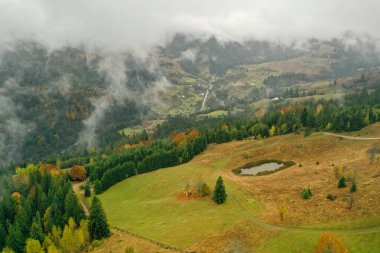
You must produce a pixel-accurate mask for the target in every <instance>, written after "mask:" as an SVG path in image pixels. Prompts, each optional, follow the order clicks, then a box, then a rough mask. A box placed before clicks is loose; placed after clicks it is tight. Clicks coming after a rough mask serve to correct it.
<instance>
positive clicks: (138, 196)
mask: <svg viewBox="0 0 380 253" xmlns="http://www.w3.org/2000/svg"><path fill="white" fill-rule="evenodd" d="M352 134H354V135H365V136H378V135H379V134H380V125H379V124H377V125H372V126H369V127H367V128H365V129H363V130H362V131H359V132H357V133H352ZM373 143H374V142H373V141H354V140H342V139H339V138H337V137H334V136H328V135H324V134H323V133H314V134H313V135H311V136H309V137H307V138H304V137H303V136H302V135H297V134H290V135H285V136H277V137H272V138H269V139H264V140H260V141H257V140H245V141H241V142H231V143H226V144H220V145H211V146H210V147H209V148H208V150H207V151H205V152H204V153H202V154H201V155H199V156H197V157H196V158H195V159H193V160H192V161H191V162H189V163H187V164H183V165H180V166H176V167H172V168H166V169H161V170H158V171H155V172H151V173H147V174H143V175H139V176H135V177H132V178H129V179H127V180H124V181H123V182H120V183H119V184H117V185H115V186H113V187H111V188H110V189H109V190H107V191H106V192H104V193H103V194H101V195H99V197H100V199H101V200H102V202H103V205H104V207H105V209H106V212H107V214H108V217H109V221H110V223H111V224H112V225H113V226H116V227H119V228H123V229H126V230H128V231H130V232H133V233H135V234H138V235H141V236H144V237H146V238H150V239H153V240H156V241H160V242H164V243H167V244H170V245H174V246H177V247H180V248H184V249H192V250H196V251H197V252H210V253H211V252H223V251H224V249H225V248H226V247H229V246H228V245H230V243H231V242H236V241H237V242H239V243H240V242H241V243H242V244H243V245H245V246H244V247H246V248H247V249H249V250H250V251H249V252H251V251H252V252H311V251H312V249H313V247H314V245H315V244H316V242H317V240H318V238H319V236H320V233H321V232H322V230H337V229H344V230H345V231H342V232H337V234H338V236H339V238H341V240H342V241H343V242H344V244H345V245H346V246H347V247H349V249H350V251H351V252H374V250H376V249H378V248H379V247H380V233H368V234H355V231H353V230H354V229H358V228H359V229H360V228H373V227H380V205H379V201H380V199H379V198H378V196H377V193H378V192H379V191H380V184H379V183H378V178H375V177H373V175H377V174H378V173H379V172H380V164H379V163H374V164H369V162H368V158H367V154H366V150H367V149H368V148H369V147H371V145H372V144H373ZM261 159H281V160H284V161H285V160H291V161H294V162H295V163H296V165H295V166H293V167H291V168H289V169H286V170H282V171H279V172H276V173H274V174H271V175H267V176H262V177H241V176H239V175H235V174H234V173H232V172H231V170H232V169H234V168H236V167H238V166H240V165H242V164H245V163H247V162H253V161H257V160H261ZM317 161H318V163H317ZM299 165H300V166H299ZM301 165H302V166H301ZM335 165H344V166H346V168H347V171H346V172H345V173H347V175H349V174H350V173H352V171H351V169H352V168H355V170H356V178H357V185H358V192H356V193H355V204H354V207H353V208H352V209H348V208H347V203H348V202H347V189H337V187H336V178H335V176H334V166H335ZM220 174H221V175H222V176H223V178H224V181H225V183H226V188H227V192H228V194H229V196H230V198H229V200H228V201H227V202H226V203H225V204H223V205H221V206H217V205H215V204H214V203H213V202H212V201H211V199H210V198H206V199H200V198H185V197H184V195H183V188H184V182H185V181H189V182H190V184H194V182H195V180H196V178H197V176H198V175H200V176H201V177H202V179H203V180H204V181H206V182H207V183H208V185H209V186H210V187H211V188H212V187H213V186H214V183H215V180H216V178H217V176H218V175H220ZM305 186H309V187H311V189H312V191H313V197H312V198H311V199H310V200H307V201H306V200H303V199H302V198H300V195H299V192H300V189H302V187H305ZM327 193H332V194H334V195H336V196H337V199H336V200H335V201H330V200H327V199H326V194H327ZM232 200H234V201H236V202H237V203H238V205H239V206H240V208H242V209H243V210H244V212H241V210H240V209H239V208H238V207H237V206H236V204H234V201H232ZM280 205H286V206H287V207H288V212H287V213H286V215H285V219H284V221H280V219H279V215H278V207H279V206H280ZM257 218H258V219H260V220H261V221H263V222H264V223H267V224H272V225H275V226H280V227H300V228H304V229H307V231H308V232H307V233H305V232H302V231H301V232H299V231H294V230H292V229H289V230H287V231H278V230H276V229H274V230H273V229H271V228H270V227H267V226H263V225H258V224H257V222H256V221H255V220H256V219H257ZM347 231H348V232H350V231H351V232H353V233H347ZM114 241H115V240H114ZM120 252H122V251H120Z"/></svg>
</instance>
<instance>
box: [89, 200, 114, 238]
mask: <svg viewBox="0 0 380 253" xmlns="http://www.w3.org/2000/svg"><path fill="white" fill-rule="evenodd" d="M88 231H89V233H90V238H91V240H99V239H102V238H104V237H108V236H110V234H111V232H110V229H109V226H108V223H107V217H106V213H105V212H104V209H103V207H102V204H101V202H100V200H99V199H98V198H97V197H96V196H95V197H94V198H93V199H92V203H91V209H90V216H89V218H88Z"/></svg>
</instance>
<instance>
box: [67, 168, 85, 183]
mask: <svg viewBox="0 0 380 253" xmlns="http://www.w3.org/2000/svg"><path fill="white" fill-rule="evenodd" d="M70 176H71V178H72V179H73V180H74V181H76V180H80V181H83V180H85V179H86V176H87V171H86V169H85V168H84V167H83V166H81V165H74V166H73V167H72V168H71V169H70Z"/></svg>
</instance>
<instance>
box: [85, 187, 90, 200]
mask: <svg viewBox="0 0 380 253" xmlns="http://www.w3.org/2000/svg"><path fill="white" fill-rule="evenodd" d="M84 196H85V197H86V198H88V197H91V188H90V185H88V184H86V185H85V186H84Z"/></svg>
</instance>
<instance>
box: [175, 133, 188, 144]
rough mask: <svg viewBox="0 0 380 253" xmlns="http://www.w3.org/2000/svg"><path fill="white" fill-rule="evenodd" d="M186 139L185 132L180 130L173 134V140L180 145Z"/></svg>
mask: <svg viewBox="0 0 380 253" xmlns="http://www.w3.org/2000/svg"><path fill="white" fill-rule="evenodd" d="M183 141H186V134H185V133H184V132H178V133H173V134H172V142H173V143H174V145H176V146H178V145H179V144H180V143H181V142H183Z"/></svg>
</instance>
